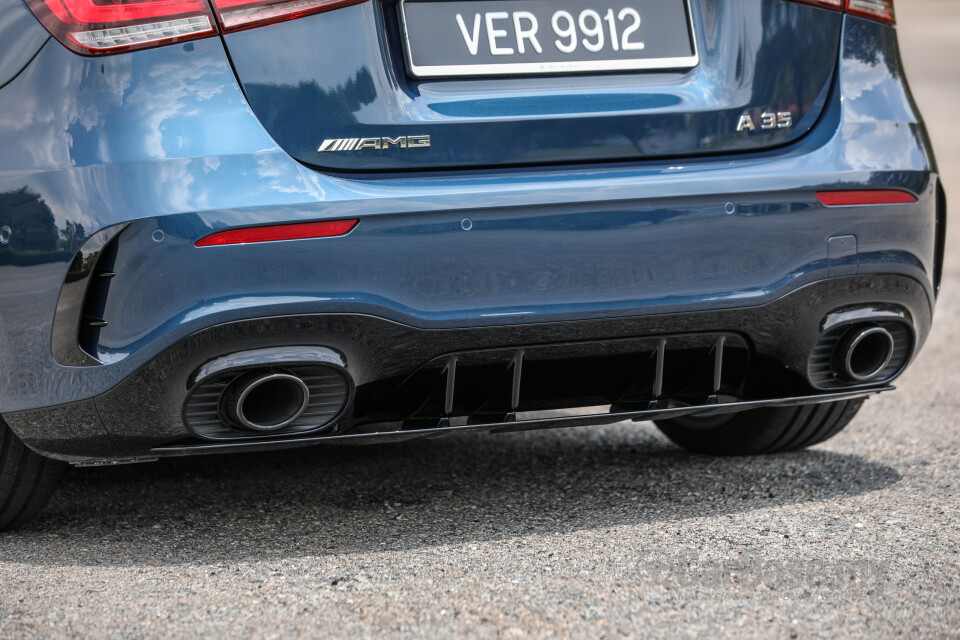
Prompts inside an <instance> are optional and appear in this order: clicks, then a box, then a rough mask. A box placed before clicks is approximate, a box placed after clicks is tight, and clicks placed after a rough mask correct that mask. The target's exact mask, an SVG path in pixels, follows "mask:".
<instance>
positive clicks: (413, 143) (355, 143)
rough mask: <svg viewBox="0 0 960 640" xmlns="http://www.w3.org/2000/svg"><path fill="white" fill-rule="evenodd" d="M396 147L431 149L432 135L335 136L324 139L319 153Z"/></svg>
mask: <svg viewBox="0 0 960 640" xmlns="http://www.w3.org/2000/svg"><path fill="white" fill-rule="evenodd" d="M393 147H396V148H397V149H429V148H430V136H400V137H399V138H334V139H332V140H324V141H323V144H321V145H320V148H319V149H317V152H318V153H328V152H331V151H363V150H364V149H376V150H377V151H386V150H388V149H391V148H393Z"/></svg>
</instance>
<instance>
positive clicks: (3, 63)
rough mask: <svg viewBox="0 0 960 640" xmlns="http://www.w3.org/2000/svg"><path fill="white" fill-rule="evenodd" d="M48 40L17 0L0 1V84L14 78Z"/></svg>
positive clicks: (48, 35)
mask: <svg viewBox="0 0 960 640" xmlns="http://www.w3.org/2000/svg"><path fill="white" fill-rule="evenodd" d="M49 39H50V34H49V33H47V30H46V29H44V28H43V27H42V26H41V25H40V23H39V22H37V20H36V18H34V17H33V14H32V13H30V10H29V9H27V7H26V6H25V5H24V4H23V2H22V1H21V0H3V1H2V2H0V42H2V43H3V55H0V87H3V85H5V84H7V83H8V82H10V81H11V80H12V79H13V78H15V77H16V76H17V74H18V73H20V71H22V70H23V68H24V67H26V66H27V64H28V63H29V62H30V60H32V59H33V57H34V56H35V55H37V52H38V51H40V48H41V47H42V46H43V45H44V43H45V42H46V41H47V40H49Z"/></svg>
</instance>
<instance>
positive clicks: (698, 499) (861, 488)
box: [0, 0, 960, 638]
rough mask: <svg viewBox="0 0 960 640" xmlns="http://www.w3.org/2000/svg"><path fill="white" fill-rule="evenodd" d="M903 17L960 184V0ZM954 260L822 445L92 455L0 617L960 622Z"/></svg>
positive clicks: (804, 632)
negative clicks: (763, 451) (913, 350)
mask: <svg viewBox="0 0 960 640" xmlns="http://www.w3.org/2000/svg"><path fill="white" fill-rule="evenodd" d="M900 13H901V27H900V35H901V39H902V41H903V44H904V48H905V50H906V51H905V55H906V56H907V59H906V61H907V64H908V67H910V69H911V70H912V71H911V73H912V81H913V86H914V90H915V92H916V95H917V98H918V100H919V102H920V103H921V105H922V107H923V109H924V111H925V113H926V115H927V118H928V121H929V125H930V129H931V132H932V134H933V136H934V139H935V140H936V142H937V150H938V152H939V155H940V161H941V164H942V169H943V172H944V174H945V175H946V178H947V184H948V190H949V191H951V192H952V195H953V196H954V198H955V199H956V198H960V148H958V146H957V145H956V144H954V141H957V140H960V124H958V122H960V121H958V120H957V118H955V117H954V114H953V111H954V110H955V108H956V105H957V104H960V82H958V77H960V70H958V65H957V64H956V61H957V60H958V59H960V38H958V37H957V34H960V3H958V2H956V1H955V0H939V1H938V0H910V2H901V4H900ZM958 232H960V229H958V228H957V227H956V225H955V226H954V228H953V231H952V233H951V239H950V242H951V247H952V249H953V251H954V252H955V251H956V249H957V248H958V247H960V233H958ZM958 266H960V262H958V261H957V260H955V259H952V260H951V261H950V262H949V265H948V276H947V280H946V284H945V286H944V294H943V297H942V300H941V303H940V307H939V309H938V321H937V324H936V330H935V332H934V335H933V336H932V338H931V339H930V342H929V343H928V345H927V347H926V350H925V351H924V353H923V355H922V356H921V358H920V359H919V361H918V362H917V363H916V364H915V366H914V367H913V368H912V370H911V371H910V372H909V373H908V375H906V376H905V377H904V378H903V379H902V381H901V382H900V384H899V386H900V391H899V392H896V393H893V394H888V395H886V396H884V397H882V398H880V399H876V400H873V401H871V402H869V403H868V405H867V406H866V408H865V409H864V410H863V411H862V412H861V414H860V416H859V417H858V418H857V420H856V421H855V422H854V423H853V424H852V425H851V427H850V428H848V429H847V430H846V431H845V432H844V433H843V434H841V435H840V436H839V437H837V438H835V439H834V440H832V441H831V442H829V443H827V444H826V445H823V446H820V447H817V448H815V449H813V450H810V451H806V452H802V453H796V454H791V455H785V456H776V457H767V458H758V459H725V460H715V459H710V458H705V457H700V456H691V455H687V454H685V453H682V452H680V451H678V450H677V449H676V448H675V447H673V446H671V445H670V444H669V443H668V442H667V441H666V440H665V439H664V438H663V437H661V436H660V435H659V434H658V433H657V432H656V431H655V430H654V428H653V427H652V426H649V425H641V426H634V425H616V426H613V427H609V428H602V429H593V430H571V431H565V432H548V433H534V434H519V435H510V436H497V437H490V436H486V437H484V436H476V437H464V438H459V439H449V440H446V441H435V442H427V443H423V444H417V445H402V446H395V447H376V448H361V449H348V448H333V449H321V450H308V451H300V452H294V453H286V454H282V455H281V454H277V455H266V456H252V457H239V456H237V457H227V458H212V459H195V460H185V461H171V462H165V463H161V464H155V465H148V466H140V467H130V468H113V469H90V470H82V471H77V472H74V473H73V474H72V475H71V476H70V477H69V478H68V479H67V482H65V484H64V487H63V490H62V491H61V492H60V493H59V494H58V495H57V496H56V497H55V498H54V500H53V501H52V503H51V504H50V506H49V507H48V509H47V510H46V512H45V514H44V515H43V516H42V518H41V519H40V520H39V521H38V522H36V523H35V524H34V525H32V526H31V527H29V528H27V529H24V530H22V531H19V532H16V533H13V534H6V535H3V536H2V537H0V636H3V637H18V638H19V637H26V636H35V635H41V634H43V635H55V636H79V635H92V636H98V637H99V636H105V637H106V636H113V637H121V636H123V637H126V636H134V637H161V636H162V637H171V636H176V637H187V636H194V635H200V634H203V635H206V636H227V635H230V636H234V635H247V636H257V637H284V638H285V637H292V636H319V635H328V634H337V635H350V636H353V637H369V636H376V635H382V634H390V635H402V636H403V635H405V636H423V635H429V636H460V635H467V634H469V635H476V636H487V637H506V638H522V637H527V636H532V637H547V636H591V637H596V636H619V635H624V636H636V637H692V636H710V637H713V636H717V635H727V636H736V637H757V638H771V637H782V638H808V637H817V636H827V637H837V636H845V637H869V638H875V637H887V636H896V635H903V636H909V637H935V638H960V455H958V451H960V430H958V429H957V424H956V418H957V416H958V411H957V409H958V405H960V385H958V379H960V374H958V373H957V367H956V366H955V363H956V362H957V361H958V360H960V321H958V320H957V318H958V317H960V273H958Z"/></svg>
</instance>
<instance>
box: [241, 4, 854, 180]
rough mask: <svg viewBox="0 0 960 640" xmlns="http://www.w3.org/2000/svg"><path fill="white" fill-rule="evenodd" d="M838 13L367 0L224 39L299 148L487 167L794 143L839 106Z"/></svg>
mask: <svg viewBox="0 0 960 640" xmlns="http://www.w3.org/2000/svg"><path fill="white" fill-rule="evenodd" d="M842 19H843V17H842V15H841V14H839V13H837V12H834V11H828V10H824V9H820V8H816V7H812V6H809V5H805V4H800V3H797V2H792V1H788V0H402V1H401V0H367V1H366V2H361V3H360V4H355V5H351V6H346V7H343V8H340V9H336V10H333V11H328V12H325V13H320V14H316V15H312V16H308V17H304V18H301V19H298V20H291V21H288V22H283V23H279V24H275V25H270V26H267V27H261V28H257V29H251V30H247V31H241V32H237V33H230V34H227V35H226V36H225V42H226V44H227V47H228V50H229V53H230V56H231V58H232V60H233V63H234V66H235V68H236V71H237V75H238V78H239V80H240V82H241V84H242V85H243V88H244V91H245V93H246V95H247V98H248V100H249V102H250V105H251V107H252V108H253V110H254V111H255V113H256V114H257V116H258V117H259V118H260V120H261V121H262V122H263V124H264V126H265V127H266V129H267V130H268V131H269V132H270V134H271V135H272V136H273V137H274V139H275V140H276V141H277V143H278V144H279V145H280V146H281V147H282V148H283V149H284V150H285V151H287V152H288V153H289V154H291V155H292V156H293V157H295V158H296V159H298V160H300V161H301V162H304V163H306V164H309V165H313V166H317V167H322V168H328V169H334V170H348V171H349V170H359V171H383V170H388V171H389V170H404V169H424V168H456V167H476V168H481V167H497V166H505V165H529V164H550V163H577V162H585V161H611V160H639V159H650V158H673V157H684V156H693V155H704V154H716V153H729V152H744V151H758V150H762V149H768V148H771V147H774V146H776V145H781V144H784V143H786V142H789V141H791V140H794V139H796V138H798V137H800V136H802V135H803V134H804V133H806V132H807V131H809V130H810V128H811V127H812V126H813V125H814V123H815V122H816V120H817V118H818V117H819V114H820V112H821V110H822V108H823V105H824V103H825V102H826V99H827V95H828V92H829V90H830V86H831V84H832V82H831V81H832V77H833V73H834V70H835V68H836V63H837V57H838V51H839V45H840V33H841V29H842Z"/></svg>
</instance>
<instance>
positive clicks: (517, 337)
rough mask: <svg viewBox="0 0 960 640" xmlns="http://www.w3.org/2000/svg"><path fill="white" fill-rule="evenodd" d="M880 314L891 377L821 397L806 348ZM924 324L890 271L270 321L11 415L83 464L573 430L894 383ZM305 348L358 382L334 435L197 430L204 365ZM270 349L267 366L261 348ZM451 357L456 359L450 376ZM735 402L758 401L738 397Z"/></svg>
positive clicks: (848, 393)
mask: <svg viewBox="0 0 960 640" xmlns="http://www.w3.org/2000/svg"><path fill="white" fill-rule="evenodd" d="M882 309H887V310H890V309H896V310H898V313H899V315H897V316H896V317H897V319H898V321H902V322H903V324H904V326H905V327H907V328H908V329H909V332H910V337H909V338H907V344H906V346H905V349H906V350H907V351H908V354H907V356H906V357H905V358H906V359H905V360H904V361H903V362H902V363H900V364H899V365H898V367H897V369H896V372H892V375H891V376H890V378H889V379H884V380H881V381H879V383H873V384H864V385H856V384H849V385H834V386H830V385H827V386H826V387H820V388H818V387H817V385H816V384H815V383H816V380H815V379H814V380H813V382H811V379H812V378H811V375H810V371H811V366H812V365H811V362H812V361H811V353H813V352H814V351H815V347H816V345H817V344H818V342H820V341H821V340H822V336H823V335H824V332H825V329H826V325H828V324H829V323H830V322H831V317H832V316H831V314H835V312H837V311H838V310H842V311H843V312H844V313H845V314H848V315H849V314H850V313H851V310H858V311H859V312H860V315H858V316H857V317H858V318H860V319H861V320H862V319H864V318H866V319H867V320H868V321H870V322H873V321H875V320H877V318H876V317H873V316H871V317H868V316H864V315H862V314H863V313H867V314H875V313H876V312H877V310H882ZM854 315H856V314H854ZM857 321H858V322H859V321H860V320H857ZM930 322H931V305H930V299H929V298H928V296H927V293H926V291H925V288H924V287H923V286H922V285H921V284H920V283H919V282H917V281H916V280H913V279H912V278H908V277H904V276H892V275H891V276H866V277H865V276H851V277H846V278H835V279H830V280H825V281H821V282H816V283H813V284H810V285H807V286H805V287H801V288H800V289H798V290H796V291H794V292H793V293H791V294H788V295H786V296H784V297H782V298H779V299H777V300H775V301H773V302H770V303H767V304H764V305H759V306H753V307H745V308H735V309H725V310H714V311H701V312H693V313H679V314H654V315H638V316H634V317H621V318H610V319H593V320H579V321H567V322H551V323H546V324H522V325H505V326H487V327H469V328H447V329H424V328H417V327H412V326H409V325H404V324H400V323H397V322H392V321H389V320H385V319H383V318H378V317H374V316H369V315H358V314H307V315H291V316H281V317H264V318H259V319H252V320H249V319H248V320H243V321H237V322H230V323H225V324H218V325H215V326H212V327H208V328H206V329H204V330H201V331H199V332H197V333H195V334H192V335H190V336H188V337H186V338H184V339H182V340H180V341H178V342H177V343H176V344H174V345H173V346H171V347H170V348H168V349H166V350H165V351H163V352H162V353H160V354H159V355H158V356H157V357H155V358H153V359H151V360H150V361H149V362H148V363H146V364H145V365H144V366H142V367H140V368H139V369H138V370H137V371H136V372H135V373H133V374H132V375H131V376H129V377H128V378H126V379H125V380H124V381H122V382H121V383H120V384H119V385H117V386H116V387H114V388H113V389H111V390H109V391H107V392H106V393H104V394H102V395H100V396H98V397H96V398H92V399H88V400H82V401H79V402H74V403H70V404H65V405H60V406H56V407H50V408H43V409H36V410H27V411H19V412H12V413H7V414H5V415H4V418H5V419H6V420H7V422H8V423H9V424H10V426H11V427H12V428H13V429H14V430H15V431H17V433H19V434H21V435H22V437H24V438H25V440H26V442H27V443H28V444H29V445H30V446H31V447H33V448H34V449H36V450H38V451H41V452H43V453H45V454H48V455H53V456H56V457H61V458H64V459H68V460H71V461H74V462H84V461H90V460H114V459H135V458H140V459H143V458H155V457H158V456H163V455H185V454H189V453H191V452H193V453H206V452H209V451H211V450H221V449H224V448H230V449H236V448H272V447H277V446H298V445H302V444H311V443H316V442H322V441H327V440H328V439H330V441H340V440H343V439H345V438H346V439H349V438H357V439H361V440H362V439H368V440H369V439H373V440H384V439H402V438H409V437H417V436H424V435H439V434H441V433H443V432H445V431H449V430H450V429H451V428H453V430H462V429H465V428H468V427H471V425H472V426H473V427H474V428H484V429H499V428H519V429H523V428H542V427H549V426H575V425H579V424H601V423H603V422H610V421H617V420H621V419H649V418H653V417H659V416H664V415H670V414H671V412H672V413H682V412H684V409H685V410H686V412H692V413H716V412H718V411H719V412H723V411H731V410H738V409H739V410H742V409H743V408H749V407H751V406H763V405H767V404H773V405H776V404H802V403H816V402H825V401H830V400H834V399H838V398H842V397H858V396H860V395H865V394H870V393H875V392H877V391H882V390H885V389H888V388H889V386H887V383H888V382H889V381H890V379H892V378H893V377H895V375H896V373H899V371H901V370H902V368H903V366H905V365H906V362H907V360H909V358H910V357H911V356H912V355H913V354H914V353H916V351H917V350H918V349H919V348H920V346H921V345H922V342H923V339H924V338H925V336H926V335H927V333H928V332H929V328H930ZM661 345H662V346H661ZM286 347H296V348H295V349H285V348H286ZM306 347H310V348H306ZM311 349H322V350H324V351H325V352H327V353H330V354H333V356H332V357H326V358H324V360H325V362H324V363H325V364H327V365H329V366H331V367H332V368H334V369H337V370H338V371H341V372H343V374H344V375H345V376H347V377H348V378H349V381H350V386H349V392H347V393H345V394H344V399H343V402H344V410H343V412H342V414H341V415H340V417H339V418H338V419H337V420H336V423H335V424H331V425H330V427H329V428H328V429H323V430H316V431H309V430H308V431H307V432H301V433H288V434H284V433H281V434H280V435H276V434H267V435H264V436H254V435H253V434H249V433H247V434H243V433H234V435H233V436H232V437H231V436H226V437H220V436H217V435H216V434H213V435H209V434H206V435H205V434H204V433H203V432H202V431H201V430H199V429H197V428H196V427H195V424H193V423H191V422H190V420H191V418H190V415H189V414H190V412H189V410H188V409H189V408H188V407H187V403H188V399H189V398H191V396H192V394H194V393H195V392H196V390H197V389H198V388H199V387H201V386H202V383H203V382H204V378H205V376H207V373H205V372H206V371H207V370H209V369H211V368H212V365H211V363H216V362H218V361H219V359H222V358H225V357H234V358H239V359H240V360H241V361H242V366H246V367H247V368H250V367H256V366H270V367H277V366H280V367H284V366H286V365H291V369H292V368H294V367H293V366H292V364H294V363H296V362H297V359H298V358H300V357H301V356H302V354H303V353H306V352H308V351H310V350H311ZM658 349H662V352H661V354H660V356H659V358H658V357H657V350H658ZM271 350H273V353H279V354H281V355H280V357H274V356H273V355H270V354H271ZM264 353H266V354H267V355H268V356H269V357H267V356H263V355H259V356H255V355H254V354H264ZM283 353H286V354H287V356H286V357H287V359H288V360H289V361H285V360H284V357H283V355H282V354H283ZM237 354H239V355H237ZM290 354H292V355H290ZM718 354H719V357H720V359H721V360H720V362H719V363H718ZM651 356H653V357H651ZM291 357H292V358H293V359H292V360H290V358H291ZM518 358H519V361H518V360H517V359H518ZM452 360H458V361H459V367H458V368H457V369H455V373H453V374H452V375H455V376H457V377H456V378H455V380H453V381H451V379H450V376H451V371H450V366H451V363H452ZM518 362H519V363H520V364H521V365H522V367H523V369H522V371H523V373H522V374H521V373H520V372H519V371H518V370H517V366H518ZM214 366H215V365H214ZM454 366H456V365H454ZM241 368H242V367H241ZM658 370H659V371H660V373H659V374H658V373H657V371H658ZM838 394H839V395H838ZM737 402H748V403H754V404H752V405H749V404H748V405H739V406H738V405H734V404H731V403H737ZM598 405H601V406H603V407H604V408H603V409H596V407H597V406H598ZM608 406H609V407H610V408H607V407H608ZM556 408H562V409H578V410H582V411H580V415H579V417H564V416H563V415H562V414H561V415H559V416H558V415H555V414H552V415H553V417H552V419H548V420H547V421H546V422H543V418H542V417H538V416H537V415H534V413H531V412H536V411H542V410H551V409H556ZM664 410H669V411H667V413H666V414H664V413H663V411H664ZM214 411H215V409H214ZM598 411H599V413H598ZM538 420H539V421H540V422H538Z"/></svg>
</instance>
